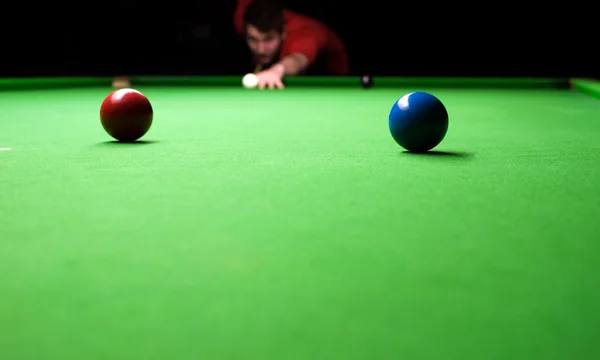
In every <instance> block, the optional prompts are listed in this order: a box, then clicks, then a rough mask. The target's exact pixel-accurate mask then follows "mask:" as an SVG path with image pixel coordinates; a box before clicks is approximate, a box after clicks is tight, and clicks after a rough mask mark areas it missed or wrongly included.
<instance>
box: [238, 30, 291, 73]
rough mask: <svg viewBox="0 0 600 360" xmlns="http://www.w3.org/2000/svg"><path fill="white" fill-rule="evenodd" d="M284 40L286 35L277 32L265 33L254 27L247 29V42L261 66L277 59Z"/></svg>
mask: <svg viewBox="0 0 600 360" xmlns="http://www.w3.org/2000/svg"><path fill="white" fill-rule="evenodd" d="M283 38H284V34H281V33H279V32H277V31H275V30H273V31H269V32H266V33H263V32H260V31H258V29H257V28H255V27H254V26H252V25H248V27H247V28H246V42H247V43H248V47H249V48H250V51H252V54H253V55H254V59H255V61H256V62H257V64H260V65H266V64H269V63H271V62H272V61H273V60H274V59H275V57H276V56H277V54H278V52H279V47H280V46H281V43H282V42H283Z"/></svg>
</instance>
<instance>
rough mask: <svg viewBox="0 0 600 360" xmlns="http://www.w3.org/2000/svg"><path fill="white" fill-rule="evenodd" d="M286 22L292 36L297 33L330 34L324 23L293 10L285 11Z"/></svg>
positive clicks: (287, 29)
mask: <svg viewBox="0 0 600 360" xmlns="http://www.w3.org/2000/svg"><path fill="white" fill-rule="evenodd" d="M284 21H285V25H286V31H287V32H288V34H290V35H291V34H292V33H296V32H298V33H302V32H315V31H318V32H329V29H328V28H327V26H326V25H325V24H324V23H323V22H321V21H319V20H317V19H315V18H312V17H310V16H306V15H303V14H300V13H297V12H295V11H291V10H284Z"/></svg>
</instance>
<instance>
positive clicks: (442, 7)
mask: <svg viewBox="0 0 600 360" xmlns="http://www.w3.org/2000/svg"><path fill="white" fill-rule="evenodd" d="M282 2H283V3H284V4H285V6H286V7H287V8H289V9H291V10H295V11H299V12H301V13H304V14H306V15H310V16H313V17H316V18H318V19H320V20H321V21H323V22H325V23H326V24H327V25H328V26H329V27H331V28H332V29H334V30H335V31H336V32H337V33H338V34H339V35H340V37H341V38H342V39H343V40H344V42H345V44H346V46H347V48H348V51H349V54H350V60H351V67H352V72H353V73H354V74H357V75H360V74H365V73H368V74H372V75H398V76H587V77H597V75H598V73H599V71H598V68H599V64H600V61H598V60H599V59H600V57H599V56H598V55H597V52H598V44H600V40H599V39H598V36H597V34H598V33H599V32H598V31H596V29H600V26H598V25H596V24H600V22H599V19H598V16H597V15H595V14H596V12H595V10H594V7H593V6H592V3H589V5H585V4H586V3H582V4H583V5H582V4H577V3H572V2H570V3H556V4H554V5H552V3H540V4H539V5H536V4H535V3H526V2H518V3H517V2H515V3H510V2H505V1H504V2H502V1H492V2H464V3H450V2H440V3H438V2H433V1H422V2H418V1H407V2H402V1H400V2H398V1H381V0H373V1H368V2H356V3H353V2H350V1H326V0H321V1H300V0H282ZM234 7H235V0H223V1H195V2H187V1H181V0H173V1H168V2H142V1H139V0H138V1H135V0H117V1H104V2H102V1H97V0H92V1H89V2H85V3H84V2H75V3H73V2H62V3H61V2H58V3H40V4H37V3H35V2H22V3H5V4H4V5H2V8H3V15H4V20H3V22H2V29H1V31H2V36H3V46H2V59H3V60H2V66H1V69H2V70H1V71H2V74H0V76H3V77H22V76H81V75H119V74H125V73H128V74H148V75H152V74H162V75H171V74H178V75H210V74H242V73H245V72H247V71H249V70H250V67H249V66H248V65H249V63H248V62H249V60H248V59H249V57H248V53H247V50H246V47H245V44H244V43H243V41H242V39H240V38H239V37H238V36H237V35H236V34H235V33H234V29H233V11H234Z"/></svg>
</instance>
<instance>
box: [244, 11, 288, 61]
mask: <svg viewBox="0 0 600 360" xmlns="http://www.w3.org/2000/svg"><path fill="white" fill-rule="evenodd" d="M244 29H245V32H246V43H247V44H248V47H249V48H250V51H252V54H253V55H254V57H255V60H256V62H257V63H258V64H261V65H266V64H269V63H271V62H272V61H274V59H275V58H276V57H277V54H278V53H279V49H280V47H281V43H282V42H283V40H284V38H285V27H284V21H283V9H282V8H281V6H279V5H278V4H277V3H276V2H275V1H273V0H254V1H253V2H251V3H250V4H249V5H248V7H247V8H246V12H245V14H244Z"/></svg>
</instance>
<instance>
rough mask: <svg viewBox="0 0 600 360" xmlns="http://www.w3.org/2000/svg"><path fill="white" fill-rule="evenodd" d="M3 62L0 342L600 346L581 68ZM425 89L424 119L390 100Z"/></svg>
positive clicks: (420, 349)
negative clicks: (324, 73)
mask: <svg viewBox="0 0 600 360" xmlns="http://www.w3.org/2000/svg"><path fill="white" fill-rule="evenodd" d="M287 85H288V86H287V88H286V89H285V90H283V91H260V90H247V89H243V88H242V86H241V76H240V77H182V78H177V77H137V78H135V79H134V82H133V85H132V87H134V88H135V89H137V90H140V91H141V92H143V93H144V94H145V95H146V96H147V97H148V98H149V100H150V101H151V102H152V105H153V107H154V115H155V116H154V123H153V125H152V128H151V129H150V131H149V132H148V134H146V136H145V137H144V138H142V141H139V142H137V143H133V144H123V143H118V142H115V141H112V139H111V138H110V137H109V136H108V134H106V132H104V130H103V129H102V126H101V124H100V120H99V109H100V104H101V102H102V100H103V99H104V97H105V96H106V95H108V93H109V92H111V91H112V88H111V87H110V79H104V78H66V79H4V80H2V81H0V90H1V91H0V109H2V112H1V113H0V149H1V150H0V188H1V189H2V195H1V196H2V197H1V201H0V359H6V360H25V359H27V360H29V359H31V360H59V359H60V360H67V359H77V360H80V359H86V360H100V359H102V360H105V359H106V360H118V359H123V360H137V359H139V360H142V359H143V360H154V359H156V360H159V359H160V360H166V359H169V360H183V359H186V360H188V359H211V360H217V359H218V360H225V359H260V360H271V359H272V360H287V359H298V360H300V359H301V360H307V359H313V360H316V359H324V360H325V359H326V360H334V359H340V360H341V359H343V360H351V359H361V360H367V359H368V360H376V359H377V360H379V359H410V360H420V359H423V360H425V359H427V360H430V359H444V360H451V359H456V360H470V359H478V360H480V359H486V360H492V359H498V360H506V359H511V360H517V359H527V360H532V359H534V360H538V359H539V360H542V359H543V360H554V359H560V360H563V359H564V360H575V359H578V360H579V359H581V360H591V359H594V358H596V359H597V358H600V347H599V346H598V340H599V339H600V330H599V328H598V323H599V322H600V292H599V290H598V289H599V286H600V259H599V254H600V241H599V240H600V221H599V218H600V181H599V177H600V141H599V139H600V98H599V97H600V96H598V94H600V86H598V83H596V82H595V81H593V80H570V79H540V78H538V79H456V78H414V79H411V78H408V79H405V78H404V79H403V78H377V77H375V78H374V87H373V88H372V89H368V90H365V89H362V88H361V87H360V81H359V78H358V77H356V78H298V79H295V78H292V79H289V81H288V84H287ZM412 91H427V92H430V93H432V94H434V95H436V96H437V97H438V98H439V99H440V100H441V101H443V102H444V104H445V105H446V107H447V109H448V112H449V114H450V125H449V129H448V134H447V136H446V138H445V139H444V141H443V142H442V143H441V144H440V145H439V146H438V147H437V148H435V149H434V151H432V152H430V153H427V154H412V153H407V152H405V151H403V150H402V149H401V148H400V147H399V146H398V145H397V144H396V143H395V142H394V141H393V139H392V138H391V136H390V133H389V130H388V113H389V111H390V109H391V107H392V105H393V103H394V102H395V101H396V100H397V99H398V98H399V97H401V96H402V95H404V94H406V93H409V92H412Z"/></svg>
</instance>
